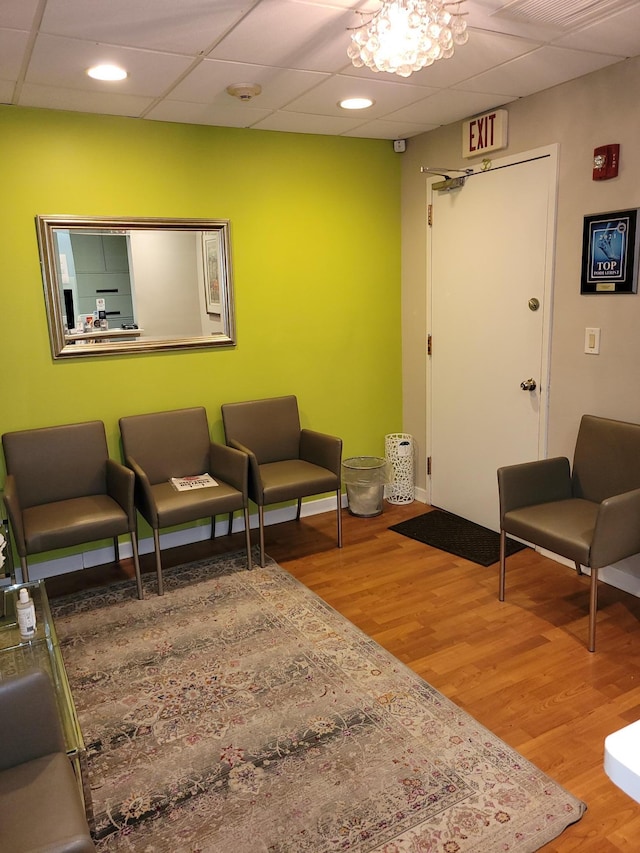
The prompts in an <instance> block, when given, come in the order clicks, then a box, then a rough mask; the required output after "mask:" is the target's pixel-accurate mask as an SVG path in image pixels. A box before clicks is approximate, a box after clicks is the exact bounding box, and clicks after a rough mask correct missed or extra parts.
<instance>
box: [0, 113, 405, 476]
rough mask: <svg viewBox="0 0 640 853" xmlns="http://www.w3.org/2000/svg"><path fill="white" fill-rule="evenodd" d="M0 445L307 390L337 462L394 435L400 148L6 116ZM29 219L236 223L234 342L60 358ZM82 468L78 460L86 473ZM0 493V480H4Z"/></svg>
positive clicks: (379, 449) (213, 410) (212, 414)
mask: <svg viewBox="0 0 640 853" xmlns="http://www.w3.org/2000/svg"><path fill="white" fill-rule="evenodd" d="M0 187H2V193H1V196H0V257H2V259H3V263H2V283H1V292H2V300H1V307H0V316H1V321H2V323H1V334H0V354H1V358H2V377H3V381H2V412H1V420H0V431H1V432H6V431H8V430H14V429H25V428H31V427H39V426H48V425H53V424H60V423H69V422H74V421H82V420H89V419H93V418H98V419H101V420H103V421H104V423H105V426H106V429H107V435H108V439H109V444H110V450H111V453H112V455H113V456H115V457H116V458H119V456H120V448H119V434H118V418H119V417H120V416H122V415H129V414H135V413H138V412H150V411H159V410H162V409H169V408H179V407H183V406H193V405H204V406H205V407H206V408H207V410H208V413H209V418H210V422H211V426H212V432H213V436H214V438H215V439H217V440H222V438H223V432H222V422H221V419H220V404H221V403H223V402H227V401H233V400H243V399H252V398H256V397H266V396H273V395H279V394H288V393H294V394H297V396H298V400H299V404H300V410H301V418H302V421H303V425H304V426H312V427H314V428H317V429H319V430H322V431H326V432H331V433H333V434H337V435H340V436H342V438H343V440H344V454H345V456H350V455H361V454H363V455H368V454H382V453H383V452H384V436H385V434H386V433H388V432H395V431H398V430H400V429H402V420H401V419H402V400H401V386H402V376H401V339H400V334H401V332H400V157H399V156H398V155H397V154H395V153H394V152H393V149H392V146H391V143H390V142H388V141H380V140H365V139H350V138H339V137H330V136H314V135H301V134H287V133H272V132H263V131H252V130H244V129H229V128H215V127H203V126H194V125H179V124H169V123H160V122H152V121H141V120H136V119H126V118H119V117H104V116H93V115H86V114H81V113H66V112H55V111H49V110H35V109H24V108H19V107H5V106H0ZM37 214H77V215H114V216H116V215H117V216H168V217H202V218H217V219H229V220H230V221H231V242H232V262H233V274H234V286H235V297H236V322H237V339H238V344H237V346H236V347H235V348H230V349H224V350H219V349H211V350H198V351H193V352H191V351H181V352H176V353H172V352H168V353H153V354H139V355H132V356H111V357H105V358H90V359H79V360H77V361H76V360H67V361H64V360H63V361H57V362H54V361H53V359H52V357H51V351H50V348H49V340H48V332H47V323H46V313H45V304H44V297H43V289H42V279H41V275H40V267H39V258H38V250H37V241H36V231H35V225H34V218H35V216H36V215H37ZM78 464H82V460H80V459H79V460H78ZM0 474H2V479H4V473H3V472H1V471H0Z"/></svg>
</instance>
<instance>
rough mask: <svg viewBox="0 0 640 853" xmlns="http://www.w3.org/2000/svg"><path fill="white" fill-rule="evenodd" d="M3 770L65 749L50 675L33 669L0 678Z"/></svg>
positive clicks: (1, 768) (0, 760) (0, 768)
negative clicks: (10, 676)
mask: <svg viewBox="0 0 640 853" xmlns="http://www.w3.org/2000/svg"><path fill="white" fill-rule="evenodd" d="M0 731H2V732H4V733H5V736H4V737H3V738H2V749H1V750H0V770H6V769H8V768H9V767H16V766H17V765H18V764H24V763H25V762H27V761H32V760H33V759H34V758H40V757H42V756H43V755H50V754H51V753H52V752H64V751H65V744H64V738H63V736H62V728H61V726H60V719H59V717H58V709H57V707H56V701H55V695H54V692H53V687H52V685H51V680H50V679H49V676H48V675H47V674H46V673H45V672H44V671H43V670H41V669H34V670H31V671H29V672H26V673H23V674H22V675H18V676H15V677H12V678H6V679H2V680H1V681H0Z"/></svg>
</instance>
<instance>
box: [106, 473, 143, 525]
mask: <svg viewBox="0 0 640 853" xmlns="http://www.w3.org/2000/svg"><path fill="white" fill-rule="evenodd" d="M135 483H136V475H135V474H134V473H133V471H132V470H131V469H130V468H125V466H124V465H122V464H121V463H120V462H116V461H115V459H107V494H108V495H109V497H112V498H113V499H114V501H116V503H118V504H120V506H121V507H122V509H123V510H124V511H125V512H126V514H127V517H128V519H129V530H135V529H136V510H135V507H134V504H133V490H134V488H135Z"/></svg>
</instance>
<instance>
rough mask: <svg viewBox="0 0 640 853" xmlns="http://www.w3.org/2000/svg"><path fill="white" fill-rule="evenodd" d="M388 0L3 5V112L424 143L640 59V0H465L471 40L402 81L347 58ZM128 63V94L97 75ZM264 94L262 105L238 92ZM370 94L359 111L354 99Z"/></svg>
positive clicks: (20, 0) (95, 0) (54, 0)
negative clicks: (420, 138) (353, 30)
mask: <svg viewBox="0 0 640 853" xmlns="http://www.w3.org/2000/svg"><path fill="white" fill-rule="evenodd" d="M378 5H379V4H378V3H377V2H375V0H331V2H320V0H0V103H5V104H15V105H18V106H24V107H45V108H48V109H54V110H73V111H81V112H88V113H100V114H107V115H119V116H131V117H136V118H140V119H145V120H150V121H169V122H179V123H188V124H203V125H218V126H225V127H245V128H257V129H260V130H278V131H289V132H295V133H319V134H328V135H338V136H355V137H369V138H377V139H396V138H403V137H404V138H406V137H411V136H415V135H416V134H419V133H423V132H425V131H428V130H433V129H434V128H436V127H438V126H440V125H443V124H449V123H451V122H453V121H457V120H459V119H462V118H466V117H468V116H470V115H474V114H477V113H480V112H483V111H485V110H489V109H492V108H494V107H497V106H500V105H502V104H507V103H509V102H510V101H513V100H515V99H517V98H521V97H524V96H526V95H530V94H532V93H534V92H538V91H541V90H542V89H547V88H549V87H551V86H555V85H557V84H559V83H563V82H565V81H567V80H571V79H573V78H575V77H580V76H582V75H584V74H588V73H590V72H592V71H596V70H598V69H600V68H604V67H605V66H607V65H611V64H613V63H616V62H621V61H622V60H624V59H625V58H628V57H633V56H637V55H639V54H640V3H638V2H637V0H631V2H629V0H598V2H596V1H595V0H511V2H507V3H505V2H500V0H466V3H465V4H464V8H465V9H466V11H467V13H468V15H467V23H468V28H469V41H468V43H467V44H466V45H464V46H462V47H458V48H456V52H455V54H454V56H453V57H452V58H451V59H447V60H440V61H438V62H436V63H435V64H434V65H432V66H431V67H430V68H425V69H423V70H422V71H419V72H417V73H414V74H412V75H411V76H410V77H408V78H400V77H397V76H395V75H393V74H385V73H380V74H376V73H374V72H372V71H370V70H369V69H367V68H362V69H356V68H354V67H353V66H352V65H351V63H350V61H349V60H348V58H347V55H346V51H347V47H348V45H349V32H348V28H349V27H353V26H357V25H358V23H360V18H359V16H358V15H357V14H356V13H355V11H354V10H355V9H360V10H366V9H370V10H372V9H376V8H378ZM99 62H112V63H116V64H119V65H122V66H124V67H125V68H126V69H127V71H128V72H129V76H128V78H127V79H126V80H124V81H122V82H120V83H104V82H99V81H96V80H92V79H91V78H89V77H87V75H86V73H85V72H86V69H87V68H89V67H90V66H92V65H95V64H97V63H99ZM245 82H250V83H257V84H259V85H260V86H261V87H262V92H261V94H260V95H259V96H257V97H255V98H254V99H252V100H251V101H249V102H240V101H238V100H237V99H235V98H233V97H232V96H231V95H229V94H227V92H226V88H227V86H228V85H230V84H233V83H245ZM353 96H368V97H370V98H372V99H373V100H374V101H375V103H374V105H373V107H371V108H370V109H368V110H364V111H359V112H346V111H344V110H342V109H341V108H340V107H339V106H338V105H337V103H338V101H339V100H340V99H341V98H344V97H353Z"/></svg>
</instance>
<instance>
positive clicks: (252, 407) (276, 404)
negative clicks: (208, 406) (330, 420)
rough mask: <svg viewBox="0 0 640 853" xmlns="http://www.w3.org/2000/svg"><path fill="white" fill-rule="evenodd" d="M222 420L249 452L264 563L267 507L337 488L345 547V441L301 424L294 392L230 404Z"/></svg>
mask: <svg viewBox="0 0 640 853" xmlns="http://www.w3.org/2000/svg"><path fill="white" fill-rule="evenodd" d="M222 421H223V424H224V432H225V436H226V441H227V444H229V445H231V447H235V448H237V449H238V450H242V451H243V452H244V453H246V454H248V456H249V462H250V472H249V474H250V475H249V497H250V498H251V500H252V501H253V502H254V503H255V504H257V506H258V523H259V528H260V565H261V566H264V507H265V506H267V505H269V504H275V503H281V502H285V501H291V500H297V501H298V509H297V514H296V518H298V519H299V518H300V510H301V507H302V498H304V497H308V496H310V495H319V494H323V493H325V492H335V494H336V501H337V525H338V547H339V548H341V547H342V515H341V484H340V464H341V458H342V440H341V439H340V438H335V437H334V436H332V435H326V434H325V433H319V432H315V431H314V430H310V429H301V428H300V415H299V413H298V402H297V400H296V398H295V397H294V396H293V395H290V396H286V397H272V398H268V399H265V400H251V401H247V402H242V403H225V404H224V405H223V406H222Z"/></svg>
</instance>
